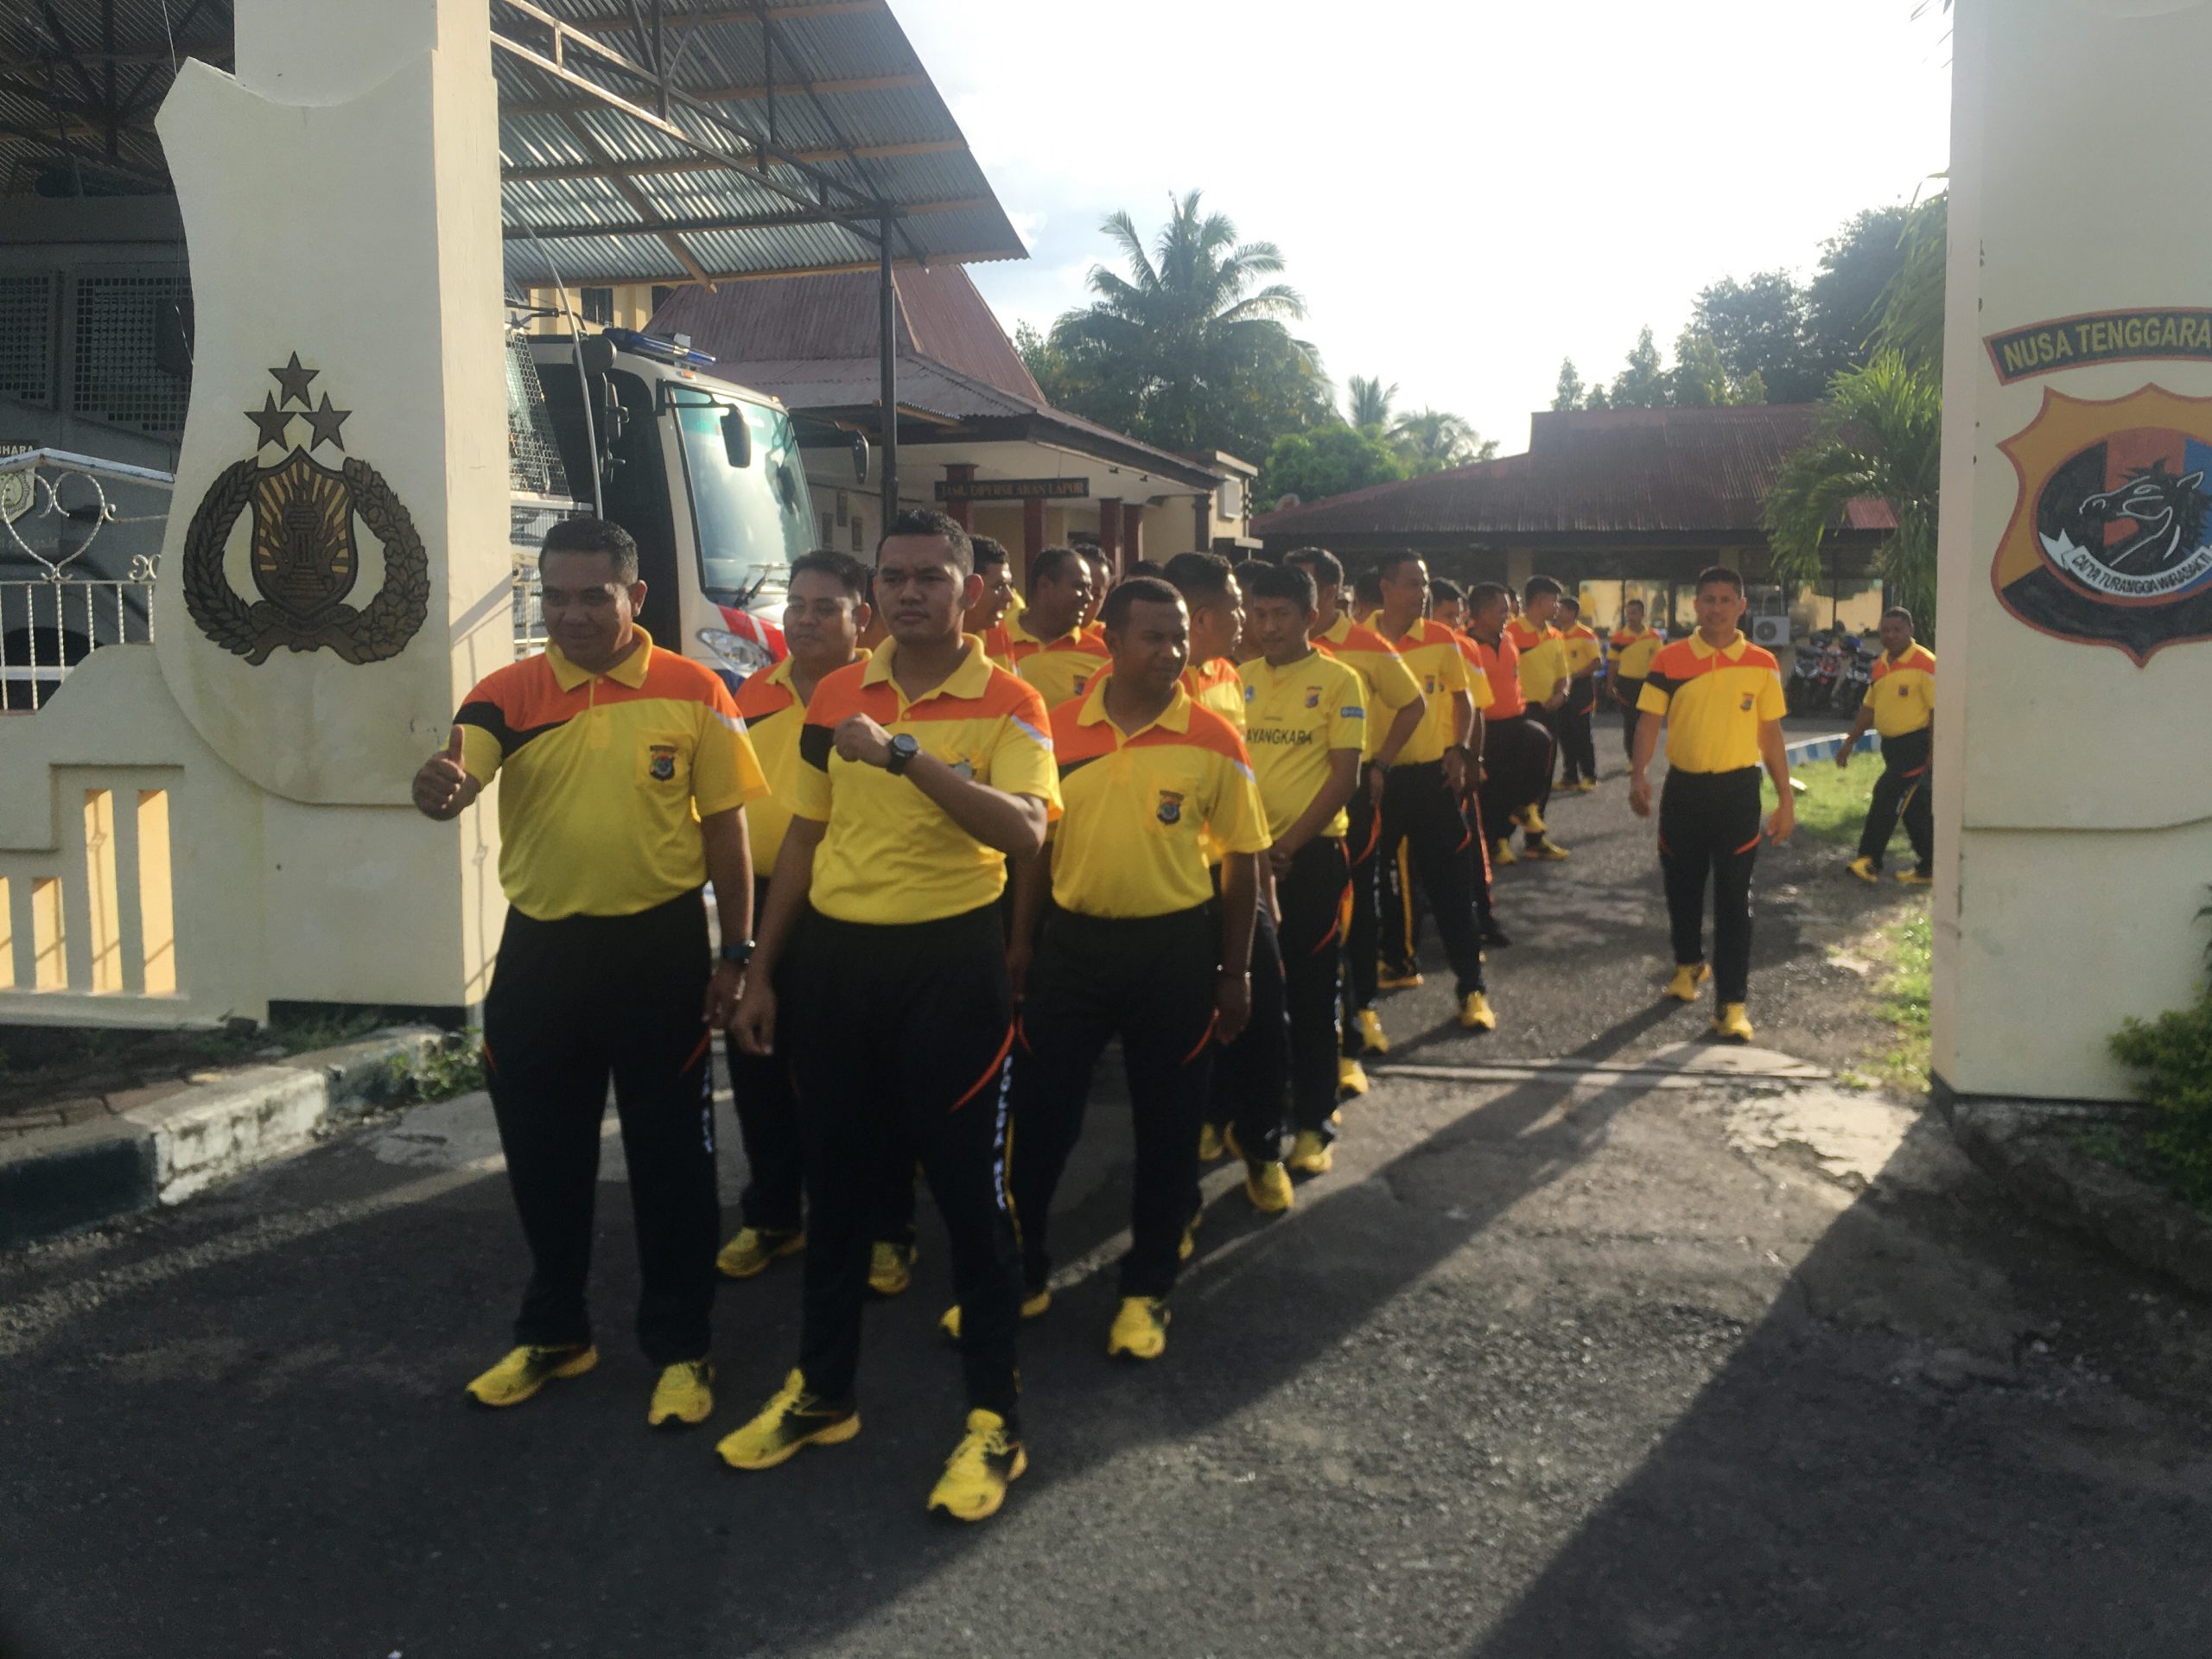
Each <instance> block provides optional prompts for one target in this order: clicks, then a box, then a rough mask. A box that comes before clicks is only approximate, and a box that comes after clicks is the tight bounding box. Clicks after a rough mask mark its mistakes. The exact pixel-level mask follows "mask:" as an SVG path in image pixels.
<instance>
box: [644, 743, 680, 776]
mask: <svg viewBox="0 0 2212 1659" xmlns="http://www.w3.org/2000/svg"><path fill="white" fill-rule="evenodd" d="M648 753H650V754H651V756H652V759H651V760H648V761H647V762H646V765H645V770H646V771H647V772H651V773H652V776H653V779H654V781H655V782H657V783H663V784H664V783H667V782H668V781H669V780H670V779H672V778H674V777H675V776H676V745H675V744H673V743H656V744H654V745H652V747H651V749H650V750H649V751H648Z"/></svg>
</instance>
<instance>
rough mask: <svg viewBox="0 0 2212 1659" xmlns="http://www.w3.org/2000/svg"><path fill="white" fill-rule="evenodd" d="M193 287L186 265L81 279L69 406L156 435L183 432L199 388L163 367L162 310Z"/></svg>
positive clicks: (75, 411)
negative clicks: (159, 352)
mask: <svg viewBox="0 0 2212 1659" xmlns="http://www.w3.org/2000/svg"><path fill="white" fill-rule="evenodd" d="M191 293H192V283H191V279H190V278H189V277H186V276H185V275H184V273H183V272H181V271H178V272H175V273H173V274H167V275H153V274H149V275H145V276H129V277H107V276H100V277H92V276H86V277H78V278H77V279H76V286H75V290H74V296H73V297H74V301H75V325H74V327H73V328H72V330H71V340H70V344H71V346H72V353H71V361H70V366H69V409H70V412H71V413H73V414H76V415H85V416H91V417H92V419H94V420H99V421H107V422H110V423H112V424H114V425H116V426H127V427H130V428H132V429H135V430H137V431H140V432H146V433H150V434H152V435H154V436H156V437H162V438H171V439H174V438H176V437H178V436H180V435H181V434H182V433H183V431H184V410H185V404H186V403H187V402H188V400H189V399H190V397H191V395H192V387H191V385H190V384H189V383H188V382H187V381H184V380H182V379H180V378H177V377H176V376H175V375H170V374H164V373H163V372H162V371H161V370H160V369H159V368H158V367H156V363H155V342H156V337H157V334H158V333H159V329H158V324H157V320H156V314H157V312H158V311H159V310H160V308H162V306H164V305H178V304H181V303H184V302H188V301H189V299H190V297H191Z"/></svg>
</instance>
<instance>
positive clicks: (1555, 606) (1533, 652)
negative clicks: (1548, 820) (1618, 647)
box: [1489, 576, 1567, 860]
mask: <svg viewBox="0 0 2212 1659" xmlns="http://www.w3.org/2000/svg"><path fill="white" fill-rule="evenodd" d="M1560 591H1561V590H1560V585H1559V583H1558V582H1557V581H1556V580H1554V578H1552V577H1550V576H1531V577H1529V580H1528V581H1527V582H1523V583H1522V588H1521V596H1522V604H1521V613H1520V614H1519V615H1517V616H1515V617H1513V618H1511V619H1510V620H1508V621H1507V623H1506V624H1505V631H1504V634H1503V638H1505V639H1510V640H1511V641H1512V642H1513V645H1514V649H1515V651H1516V652H1517V653H1518V661H1519V664H1520V674H1521V695H1522V699H1523V701H1524V702H1526V704H1527V714H1528V718H1529V719H1530V720H1533V721H1535V722H1536V723H1537V724H1538V725H1539V726H1541V727H1542V728H1544V729H1545V730H1546V731H1547V732H1549V733H1550V734H1551V736H1552V751H1553V754H1552V759H1550V760H1546V761H1545V762H1544V775H1543V777H1542V778H1541V779H1540V780H1539V783H1538V787H1537V791H1536V795H1535V799H1533V800H1529V801H1516V802H1514V803H1513V804H1512V813H1511V815H1510V817H1509V818H1508V820H1507V822H1506V823H1503V824H1495V823H1494V824H1491V825H1490V826H1489V829H1491V833H1492V834H1496V833H1497V831H1498V830H1499V829H1503V830H1504V831H1505V833H1506V835H1507V836H1508V838H1509V839H1510V836H1511V835H1512V826H1513V825H1514V824H1515V823H1518V824H1519V825H1520V826H1521V831H1522V834H1521V842H1522V853H1523V855H1525V856H1527V857H1529V858H1533V859H1539V860H1542V859H1561V858H1565V857H1566V856H1567V849H1565V848H1564V847H1561V846H1560V844H1559V843H1558V842H1555V841H1554V840H1553V839H1552V838H1551V833H1550V831H1549V830H1548V829H1546V828H1545V826H1544V812H1545V810H1546V809H1548V807H1549V806H1550V805H1551V804H1552V774H1553V771H1554V761H1555V760H1556V759H1557V756H1558V752H1559V749H1560V746H1561V744H1562V743H1563V741H1564V739H1563V738H1562V736H1561V734H1560V709H1563V708H1565V707H1566V705H1567V647H1566V645H1564V644H1563V643H1562V642H1561V640H1560V632H1559V630H1558V629H1557V628H1555V627H1554V626H1552V618H1553V616H1554V614H1555V613H1557V612H1558V610H1559V601H1560Z"/></svg>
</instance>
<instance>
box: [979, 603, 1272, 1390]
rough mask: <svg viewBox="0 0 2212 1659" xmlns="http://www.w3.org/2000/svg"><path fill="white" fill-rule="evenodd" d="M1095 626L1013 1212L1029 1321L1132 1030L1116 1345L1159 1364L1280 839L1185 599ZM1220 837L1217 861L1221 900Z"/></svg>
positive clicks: (1017, 971)
mask: <svg viewBox="0 0 2212 1659" xmlns="http://www.w3.org/2000/svg"><path fill="white" fill-rule="evenodd" d="M1099 621H1100V623H1101V624H1102V625H1103V627H1104V628H1105V630H1106V643H1107V645H1108V646H1109V649H1110V650H1111V651H1112V652H1113V661H1114V671H1113V672H1112V673H1111V674H1109V675H1108V676H1106V677H1104V678H1103V679H1102V680H1100V681H1099V683H1097V684H1096V685H1094V686H1093V687H1092V688H1091V690H1090V691H1089V692H1088V693H1086V694H1085V695H1084V696H1081V697H1078V698H1075V699H1072V700H1071V701H1070V702H1064V703H1062V704H1061V705H1060V706H1059V707H1058V709H1054V710H1053V711H1052V748H1053V753H1054V757H1055V759H1056V760H1058V764H1059V769H1060V791H1061V794H1062V797H1063V798H1064V799H1065V808H1064V810H1063V813H1062V816H1061V817H1060V820H1059V822H1058V824H1056V825H1055V826H1054V828H1053V829H1052V841H1051V844H1050V845H1049V847H1048V848H1047V849H1046V852H1045V853H1044V854H1043V855H1040V856H1039V857H1038V858H1036V859H1033V860H1031V861H1028V862H1027V863H1026V864H1024V865H1023V866H1022V867H1021V868H1020V870H1019V871H1018V872H1017V873H1016V876H1015V886H1014V937H1013V943H1012V944H1011V945H1010V947H1009V949H1008V957H1009V959H1010V961H1011V963H1013V969H1014V979H1015V984H1016V988H1017V990H1018V991H1019V992H1020V995H1021V998H1022V1001H1021V1020H1020V1027H1019V1028H1018V1030H1017V1032H1016V1035H1015V1039H1014V1083H1013V1096H1012V1097H1013V1102H1014V1147H1015V1153H1014V1170H1013V1184H1014V1213H1015V1214H1016V1215H1017V1216H1019V1217H1020V1218H1021V1255H1022V1280H1023V1288H1024V1300H1023V1306H1022V1313H1024V1314H1025V1315H1033V1314H1034V1313H1042V1312H1043V1311H1044V1308H1045V1304H1046V1302H1047V1301H1048V1300H1049V1293H1048V1291H1047V1289H1046V1283H1047V1281H1048V1279H1049V1277H1050V1274H1051V1271H1052V1256H1051V1255H1050V1253H1049V1252H1048V1251H1047V1250H1046V1244H1045V1236H1046V1225H1047V1224H1048V1221H1049V1218H1050V1217H1051V1214H1052V1195H1053V1192H1055V1190H1056V1189H1057V1188H1058V1185H1059V1180H1060V1173H1061V1172H1062V1170H1063V1169H1065V1167H1066V1165H1067V1159H1068V1154H1069V1153H1070V1152H1071V1151H1072V1150H1073V1149H1074V1147H1075V1143H1076V1141H1077V1137H1078V1136H1079V1135H1080V1134H1081V1133H1082V1129H1083V1113H1084V1101H1085V1099H1086V1097H1087V1096H1089V1094H1090V1078H1091V1072H1092V1070H1093V1068H1094V1067H1095V1066H1096V1065H1097V1062H1098V1057H1099V1055H1100V1054H1101V1053H1102V1052H1103V1051H1104V1049H1105V1046H1106V1044H1107V1043H1108V1041H1109V1039H1114V1038H1116V1037H1118V1038H1119V1039H1121V1044H1122V1060H1123V1063H1124V1065H1126V1067H1127V1069H1128V1079H1129V1103H1130V1105H1131V1107H1132V1109H1133V1110H1134V1112H1135V1128H1136V1149H1135V1156H1136V1164H1135V1179H1134V1182H1133V1190H1132V1192H1131V1194H1130V1217H1129V1232H1130V1244H1129V1249H1128V1254H1127V1255H1124V1256H1123V1257H1122V1269H1121V1298H1122V1300H1121V1307H1120V1310H1119V1312H1118V1313H1116V1315H1115V1319H1114V1325H1113V1329H1112V1330H1111V1331H1110V1332H1109V1333H1108V1336H1107V1340H1106V1351H1107V1353H1108V1354H1109V1356H1124V1357H1128V1358H1131V1359H1153V1358H1155V1357H1158V1356H1159V1354H1160V1352H1161V1351H1162V1350H1164V1349H1165V1348H1166V1344H1167V1306H1166V1298H1167V1294H1168V1293H1169V1292H1170V1291H1171V1290H1173V1288H1174V1285H1175V1273H1176V1268H1177V1265H1178V1258H1179V1247H1180V1245H1181V1243H1182V1239H1183V1228H1184V1224H1185V1222H1186V1221H1187V1220H1188V1219H1189V1218H1190V1201H1191V1192H1192V1188H1193V1187H1194V1186H1195V1185H1197V1183H1198V1126H1199V1122H1200V1120H1201V1119H1202V1118H1203V1116H1205V1105H1206V1090H1207V1080H1208V1077H1209V1076H1210V1074H1211V1071H1212V1064H1213V1047H1214V1044H1215V1043H1216V1042H1217V1041H1219V1042H1224V1043H1226V1042H1230V1041H1232V1040H1234V1039H1236V1036H1237V1034H1238V1033H1240V1032H1242V1031H1243V1028H1244V1022H1245V1020H1246V1019H1247V1018H1248V1017H1249V1014H1250V1013H1251V985H1250V978H1249V968H1248V963H1249V961H1250V957H1251V950H1252V925H1253V917H1254V915H1255V910H1256V907H1257V900H1258V895H1259V874H1258V855H1259V854H1260V853H1261V852H1262V851H1263V850H1264V849H1266V847H1267V844H1268V833H1267V827H1266V824H1265V823H1264V821H1263V816H1262V809H1261V805H1260V795H1259V791H1258V789H1257V787H1256V786H1255V784H1254V782H1253V778H1252V768H1251V765H1250V762H1249V760H1247V758H1246V756H1245V753H1244V744H1243V741H1242V740H1241V739H1240V738H1239V737H1238V736H1237V734H1236V728H1233V727H1232V726H1230V723H1229V722H1228V721H1225V720H1224V719H1223V718H1222V717H1221V716H1220V715H1217V714H1213V713H1211V712H1209V711H1208V710H1206V709H1202V708H1200V707H1198V704H1197V703H1196V702H1193V701H1192V697H1191V695H1190V693H1189V692H1188V691H1187V690H1185V689H1184V686H1183V684H1182V683H1181V681H1182V676H1183V672H1184V665H1185V662H1186V661H1187V659H1188V653H1189V639H1190V619H1189V615H1188V613H1187V612H1185V609H1184V607H1183V601H1182V599H1181V596H1180V595H1179V594H1177V592H1176V590H1175V589H1174V588H1173V587H1172V586H1170V585H1169V584H1168V583H1166V582H1162V581H1160V580H1158V579H1157V578H1155V577H1150V576H1134V577H1131V578H1130V579H1129V580H1128V581H1127V582H1122V584H1121V585H1120V586H1119V587H1117V588H1115V589H1114V591H1113V592H1112V593H1110V594H1107V596H1106V604H1105V607H1104V609H1103V610H1102V611H1101V612H1100V613H1099ZM1210 848H1211V849H1216V850H1217V852H1218V855H1219V857H1220V860H1221V877H1220V880H1221V896H1220V899H1219V900H1218V901H1217V900H1216V899H1215V897H1214V886H1213V874H1212V871H1211V868H1210V866H1209V859H1208V851H1209V849H1210ZM1048 887H1049V888H1050V891H1051V894H1052V912H1051V914H1050V916H1049V917H1047V916H1046V914H1045V910H1046V906H1045V898H1046V889H1047V888H1048ZM1040 923H1041V925H1042V932H1041V936H1040V933H1039V925H1040Z"/></svg>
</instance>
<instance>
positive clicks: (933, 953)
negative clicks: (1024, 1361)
mask: <svg viewBox="0 0 2212 1659" xmlns="http://www.w3.org/2000/svg"><path fill="white" fill-rule="evenodd" d="M776 992H777V998H778V1001H779V1005H780V1009H781V1014H782V1018H781V1020H780V1022H779V1026H780V1029H779V1035H778V1039H777V1046H779V1048H782V1049H784V1050H785V1052H787V1053H788V1055H789V1057H790V1059H791V1082H792V1085H793V1088H794V1090H795V1091H796V1093H797V1096H798V1115H799V1130H800V1136H801V1140H802V1142H803V1144H804V1151H805V1160H806V1204H807V1248H806V1273H805V1288H804V1313H803V1316H802V1320H801V1324H802V1330H801V1335H800V1339H799V1369H800V1370H802V1371H804V1373H805V1374H806V1383H807V1386H808V1387H809V1388H810V1389H813V1390H815V1391H816V1392H817V1393H818V1394H821V1395H825V1396H827V1397H829V1398H830V1399H842V1398H844V1397H847V1396H848V1395H850V1394H851V1392H852V1388H853V1379H854V1376H855V1373H856V1372H857V1370H858V1369H859V1364H860V1347H861V1305H862V1303H863V1301H864V1300H865V1299H866V1296H867V1293H868V1255H869V1249H870V1246H871V1245H872V1244H873V1243H874V1232H875V1230H876V1226H875V1224H876V1223H877V1222H878V1219H879V1217H880V1198H878V1197H877V1196H875V1195H877V1194H879V1193H880V1192H882V1191H883V1188H884V1184H885V1183H886V1182H887V1181H888V1180H890V1179H892V1177H891V1175H890V1173H889V1172H890V1171H891V1170H896V1171H897V1172H898V1179H899V1181H901V1182H903V1184H904V1185H906V1186H908V1187H910V1188H911V1186H912V1178H911V1172H912V1168H913V1166H914V1164H915V1162H916V1161H917V1160H919V1162H920V1164H921V1166H922V1173H923V1175H924V1177H925V1179H927V1180H928V1182H929V1184H930V1193H931V1197H933V1198H935V1199H936V1200H937V1207H938V1214H939V1215H940V1216H941V1217H944V1230H945V1233H946V1235H947V1237H948V1239H949V1241H950V1247H951V1255H952V1281H953V1287H954V1290H955V1293H956V1294H957V1296H958V1298H959V1301H960V1320H961V1324H960V1350H961V1357H962V1363H963V1369H964V1370H965V1372H966V1374H967V1382H968V1401H969V1405H970V1406H976V1407H982V1408H984V1409H986V1410H988V1411H995V1412H998V1413H1000V1414H1001V1415H1006V1416H1008V1417H1011V1415H1012V1414H1013V1412H1014V1400H1015V1393H1016V1384H1015V1373H1014V1321H1015V1317H1016V1315H1015V1310H1016V1306H1017V1304H1018V1300H1019V1296H1020V1268H1019V1266H1018V1260H1019V1256H1018V1249H1017V1246H1016V1243H1015V1236H1014V1217H1013V1212H1012V1209H1011V1206H1010V1205H1009V1204H1008V1201H1007V1187H1006V1176H1007V1162H1006V1160H1007V1127H1008V1121H1009V1119H1008V1110H1007V1069H1008V1068H1007V1051H1008V1049H1009V1048H1010V1047H1011V1046H1012V1042H1013V1035H1014V1032H1013V1019H1012V1007H1011V1002H1010V999H1009V997H1008V995H1007V979H1006V945H1005V934H1004V932H1003V931H1001V925H1000V921H999V912H998V906H996V905H995V904H993V905H989V906H985V907H983V908H982V909H981V910H974V911H969V912H967V913H966V914H965V915H962V916H951V917H947V918H944V919H943V920H941V921H932V922H915V923H909V924H905V925H888V926H875V925H868V924H865V923H858V922H841V921H834V920H832V919H830V918H828V917H826V916H823V915H820V914H819V913H812V914H810V915H808V916H807V917H806V918H804V921H803V922H802V923H801V924H800V926H799V930H798V935H797V936H796V937H795V938H793V939H792V941H791V948H790V950H789V952H788V953H787V954H786V956H785V959H784V962H783V963H782V968H781V971H780V973H779V976H778V982H777V986H776Z"/></svg>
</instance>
